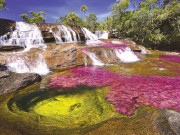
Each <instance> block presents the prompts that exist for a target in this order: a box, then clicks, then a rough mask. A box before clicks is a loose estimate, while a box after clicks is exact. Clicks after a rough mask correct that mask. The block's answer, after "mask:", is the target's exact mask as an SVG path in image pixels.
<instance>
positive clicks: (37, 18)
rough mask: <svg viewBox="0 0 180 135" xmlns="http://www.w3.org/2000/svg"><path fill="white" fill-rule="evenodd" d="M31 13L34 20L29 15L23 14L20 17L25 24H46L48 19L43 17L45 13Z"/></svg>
mask: <svg viewBox="0 0 180 135" xmlns="http://www.w3.org/2000/svg"><path fill="white" fill-rule="evenodd" d="M29 13H30V14H31V15H32V16H33V17H32V18H31V17H30V16H28V15H27V14H21V15H20V17H21V18H22V19H23V22H27V23H44V22H45V21H46V19H45V18H44V17H42V16H41V15H44V14H45V12H43V11H41V12H38V13H36V12H34V11H29Z"/></svg>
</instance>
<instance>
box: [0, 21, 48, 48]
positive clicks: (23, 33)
mask: <svg viewBox="0 0 180 135" xmlns="http://www.w3.org/2000/svg"><path fill="white" fill-rule="evenodd" d="M0 45H3V46H7V45H8V46H11V45H17V46H23V47H25V48H26V50H29V49H31V48H39V47H43V48H46V45H45V44H44V40H43V38H42V35H41V31H40V30H39V28H38V27H37V25H36V24H28V23H24V22H16V28H15V30H14V31H13V32H8V33H7V34H6V35H3V36H1V37H0Z"/></svg>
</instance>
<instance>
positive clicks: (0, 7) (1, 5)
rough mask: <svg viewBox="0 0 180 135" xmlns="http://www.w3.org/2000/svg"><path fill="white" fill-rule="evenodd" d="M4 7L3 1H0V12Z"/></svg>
mask: <svg viewBox="0 0 180 135" xmlns="http://www.w3.org/2000/svg"><path fill="white" fill-rule="evenodd" d="M5 7H6V2H5V0H0V10H2V9H4V8H5Z"/></svg>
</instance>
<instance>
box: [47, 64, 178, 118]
mask: <svg viewBox="0 0 180 135" xmlns="http://www.w3.org/2000/svg"><path fill="white" fill-rule="evenodd" d="M69 70H70V71H71V72H72V75H68V74H60V75H53V76H52V78H51V82H50V84H49V87H62V88H70V87H76V86H78V85H86V86H96V87H104V86H109V88H110V90H109V93H108V94H107V99H108V100H109V101H110V102H111V103H113V104H114V105H115V107H116V110H117V111H119V112H121V113H123V114H127V115H131V114H132V113H133V111H134V110H135V109H136V108H137V107H139V106H140V105H152V106H154V107H158V108H161V109H164V108H171V109H176V110H180V104H179V103H180V98H179V97H180V91H179V90H180V76H175V77H167V76H137V75H131V76H127V75H121V74H117V73H114V72H111V71H109V70H104V69H98V68H93V67H81V68H72V69H69Z"/></svg>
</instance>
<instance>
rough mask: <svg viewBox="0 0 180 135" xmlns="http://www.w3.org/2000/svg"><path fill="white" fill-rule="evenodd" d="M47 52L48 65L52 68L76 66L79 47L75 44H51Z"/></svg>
mask: <svg viewBox="0 0 180 135" xmlns="http://www.w3.org/2000/svg"><path fill="white" fill-rule="evenodd" d="M51 47H52V48H51V49H50V50H49V51H48V53H46V54H45V59H46V63H47V66H48V67H49V68H50V69H52V70H53V69H58V68H68V67H75V66H76V59H77V56H76V55H77V49H76V47H75V46H72V45H70V46H61V45H57V46H51Z"/></svg>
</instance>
